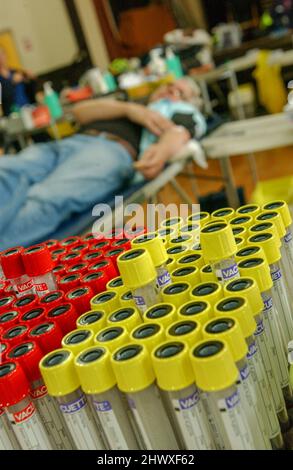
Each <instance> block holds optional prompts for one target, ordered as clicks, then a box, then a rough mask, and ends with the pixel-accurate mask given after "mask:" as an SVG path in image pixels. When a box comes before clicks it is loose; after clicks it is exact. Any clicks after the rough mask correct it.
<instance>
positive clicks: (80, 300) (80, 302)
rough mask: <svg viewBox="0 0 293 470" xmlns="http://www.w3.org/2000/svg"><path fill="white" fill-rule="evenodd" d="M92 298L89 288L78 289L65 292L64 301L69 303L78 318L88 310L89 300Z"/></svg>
mask: <svg viewBox="0 0 293 470" xmlns="http://www.w3.org/2000/svg"><path fill="white" fill-rule="evenodd" d="M93 297H94V294H93V291H92V289H91V288H90V287H78V288H77V289H73V290H71V291H69V292H67V294H66V296H65V299H66V301H67V302H70V303H71V304H72V305H73V306H74V307H75V310H76V312H77V314H78V316H80V315H82V314H83V313H85V312H87V311H88V310H90V304H91V299H92V298H93Z"/></svg>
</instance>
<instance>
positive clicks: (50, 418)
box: [8, 341, 74, 450]
mask: <svg viewBox="0 0 293 470" xmlns="http://www.w3.org/2000/svg"><path fill="white" fill-rule="evenodd" d="M43 356H44V354H43V352H42V351H41V349H40V348H39V347H38V345H37V343H35V342H34V341H31V342H26V343H21V344H20V345H18V346H15V347H14V348H13V349H11V350H10V352H9V354H8V359H9V360H10V361H15V362H18V363H19V364H20V366H21V367H22V369H23V371H24V372H25V375H26V377H27V379H28V381H29V384H30V395H31V397H32V399H33V403H34V405H35V407H36V409H37V411H38V413H39V414H40V417H41V419H42V422H43V425H44V428H45V430H46V432H47V435H48V437H49V441H50V443H51V445H52V447H53V449H56V450H62V449H63V450H71V449H73V448H74V446H73V442H72V440H71V438H70V437H68V436H67V434H68V431H67V429H66V425H65V422H64V421H63V417H62V415H61V414H60V410H59V408H58V405H57V403H56V402H55V400H54V399H53V398H52V397H50V396H49V395H48V391H47V388H46V386H45V384H44V381H43V379H42V376H41V373H40V369H39V362H40V361H41V359H42V357H43Z"/></svg>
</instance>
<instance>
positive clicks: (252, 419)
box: [203, 298, 272, 450]
mask: <svg viewBox="0 0 293 470" xmlns="http://www.w3.org/2000/svg"><path fill="white" fill-rule="evenodd" d="M232 299H233V298H231V301H230V299H229V298H228V299H226V300H224V301H221V302H220V303H219V304H218V307H217V308H218V311H219V312H220V311H221V307H223V312H221V313H223V316H221V318H216V319H214V320H209V322H208V323H206V324H205V325H204V327H203V337H204V339H210V340H217V339H218V340H221V339H223V340H225V341H227V343H228V346H229V348H230V351H231V353H232V356H233V359H234V362H235V364H236V366H237V369H238V372H239V378H238V381H237V387H238V390H239V394H240V399H241V402H242V406H243V408H244V410H245V415H246V418H247V421H248V425H249V428H250V432H251V435H252V438H253V441H254V445H255V447H256V449H258V450H271V449H272V447H271V444H270V441H269V436H268V434H267V429H266V428H265V425H264V421H263V418H262V415H261V414H260V412H259V406H260V405H259V403H258V401H257V396H256V393H255V388H254V383H253V381H252V378H251V375H250V369H249V365H248V361H247V359H246V356H247V352H248V346H247V344H246V341H245V339H244V335H243V333H242V331H243V330H241V327H240V323H239V322H238V321H237V318H234V317H232V316H230V315H229V302H231V305H232V304H233V302H234V303H235V302H236V298H234V299H235V300H232ZM239 300H240V298H239ZM232 306H233V305H232ZM224 311H225V313H224ZM242 323H245V321H244V322H242ZM245 327H247V324H245ZM253 331H255V328H254V330H253ZM249 335H250V331H249V328H248V336H249Z"/></svg>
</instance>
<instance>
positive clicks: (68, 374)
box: [40, 349, 80, 397]
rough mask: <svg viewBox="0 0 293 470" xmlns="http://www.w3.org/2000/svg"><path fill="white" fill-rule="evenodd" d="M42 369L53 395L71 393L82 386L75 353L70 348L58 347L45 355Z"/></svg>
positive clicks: (58, 395) (59, 395) (49, 391)
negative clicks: (75, 363) (75, 365)
mask: <svg viewBox="0 0 293 470" xmlns="http://www.w3.org/2000/svg"><path fill="white" fill-rule="evenodd" d="M40 371H41V374H42V377H43V380H44V382H45V385H46V387H47V389H48V393H49V395H52V396H53V397H63V396H65V395H69V394H70V393H72V392H75V390H77V389H78V388H79V387H80V382H79V379H78V376H77V373H76V370H75V367H74V354H73V353H72V352H71V351H70V350H69V349H56V350H55V351H53V352H50V353H49V354H47V355H46V356H45V357H43V359H42V360H41V362H40Z"/></svg>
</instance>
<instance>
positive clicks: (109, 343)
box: [94, 326, 129, 352]
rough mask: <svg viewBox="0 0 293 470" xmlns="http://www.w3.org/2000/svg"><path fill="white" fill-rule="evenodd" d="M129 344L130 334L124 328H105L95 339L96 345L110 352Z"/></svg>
mask: <svg viewBox="0 0 293 470" xmlns="http://www.w3.org/2000/svg"><path fill="white" fill-rule="evenodd" d="M128 342H129V333H128V331H127V330H126V328H124V327H123V326H110V327H108V328H104V329H103V330H101V331H100V332H99V333H98V334H96V336H95V338H94V344H95V345H96V346H100V347H103V348H107V349H108V350H109V351H110V352H114V351H115V350H116V349H118V348H121V346H123V345H124V344H126V343H128Z"/></svg>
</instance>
